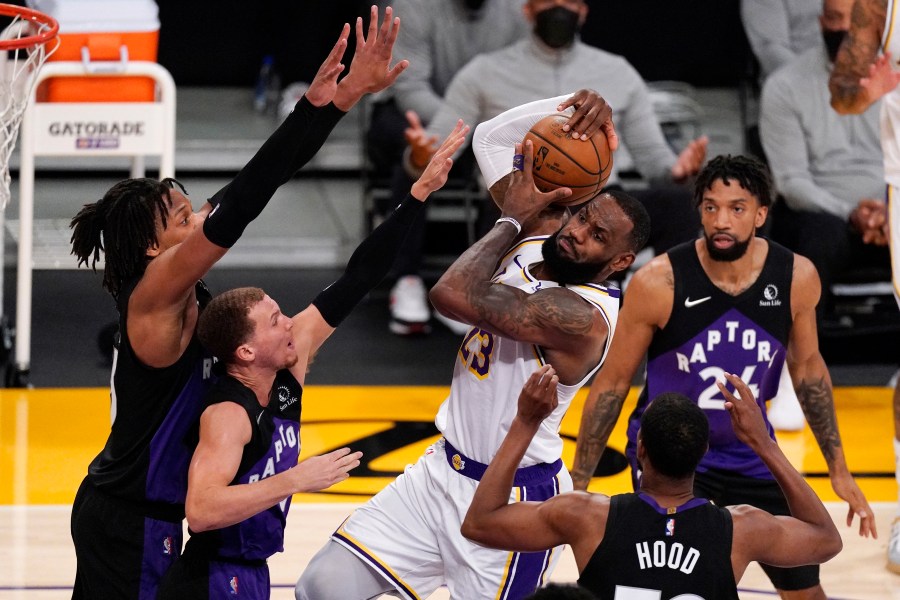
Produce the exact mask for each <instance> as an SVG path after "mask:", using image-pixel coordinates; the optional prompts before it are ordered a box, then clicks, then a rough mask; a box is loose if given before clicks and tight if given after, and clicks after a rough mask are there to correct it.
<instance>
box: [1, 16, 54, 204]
mask: <svg viewBox="0 0 900 600" xmlns="http://www.w3.org/2000/svg"><path fill="white" fill-rule="evenodd" d="M0 15H2V16H7V17H12V18H13V21H12V23H10V24H9V25H8V26H7V27H6V28H5V29H4V30H3V32H2V33H0V208H5V207H6V205H7V204H8V203H9V196H10V194H9V185H10V176H9V159H10V156H11V155H12V151H13V149H14V148H15V146H16V140H17V138H18V136H19V125H20V124H21V123H22V117H23V116H24V115H25V107H26V106H27V105H28V100H29V99H30V98H31V93H32V91H33V90H34V84H35V82H36V81H37V74H38V72H39V71H40V69H41V66H43V64H44V62H45V61H46V60H47V58H49V57H50V55H51V54H53V53H54V52H55V51H56V49H57V48H58V47H59V38H58V37H57V33H58V31H59V25H58V24H57V22H56V20H54V19H53V18H52V17H50V16H48V15H45V14H43V13H40V12H38V11H35V10H30V9H28V8H23V7H20V6H12V5H9V4H0Z"/></svg>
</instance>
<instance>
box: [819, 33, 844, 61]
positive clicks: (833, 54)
mask: <svg viewBox="0 0 900 600" xmlns="http://www.w3.org/2000/svg"><path fill="white" fill-rule="evenodd" d="M847 33H848V32H847V30H846V29H823V30H822V39H823V40H825V49H826V50H828V58H829V59H831V62H834V59H835V58H837V53H838V50H840V49H841V42H843V41H844V38H845V37H847Z"/></svg>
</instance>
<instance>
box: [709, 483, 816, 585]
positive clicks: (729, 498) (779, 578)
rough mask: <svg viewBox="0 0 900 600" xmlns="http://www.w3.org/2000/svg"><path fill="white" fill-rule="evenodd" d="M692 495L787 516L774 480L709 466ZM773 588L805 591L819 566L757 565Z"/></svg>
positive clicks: (814, 583)
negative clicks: (783, 566) (784, 566)
mask: <svg viewBox="0 0 900 600" xmlns="http://www.w3.org/2000/svg"><path fill="white" fill-rule="evenodd" d="M694 495H695V496H699V497H701V498H707V499H709V500H712V501H713V502H714V503H715V504H716V505H717V506H729V505H732V504H749V505H750V506H755V507H756V508H761V509H763V510H765V511H767V512H769V513H771V514H773V515H790V514H791V511H790V509H789V508H788V504H787V500H786V499H785V497H784V493H782V491H781V488H780V487H779V486H778V483H776V482H775V480H773V479H756V478H754V477H744V476H743V475H737V474H735V473H730V472H727V471H718V470H715V469H710V470H708V471H704V472H703V473H701V472H699V471H698V472H697V474H696V475H695V476H694ZM759 566H760V567H762V569H763V571H765V572H766V575H768V576H769V579H770V580H772V585H774V586H775V588H776V589H779V590H785V591H792V590H805V589H807V588H811V587H814V586H817V585H819V565H808V566H804V567H792V568H790V569H784V568H781V567H772V566H769V565H764V564H762V563H760V564H759Z"/></svg>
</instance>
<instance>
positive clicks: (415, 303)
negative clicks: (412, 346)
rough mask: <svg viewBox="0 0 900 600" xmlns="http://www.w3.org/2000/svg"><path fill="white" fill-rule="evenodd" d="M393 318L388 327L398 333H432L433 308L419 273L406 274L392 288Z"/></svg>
mask: <svg viewBox="0 0 900 600" xmlns="http://www.w3.org/2000/svg"><path fill="white" fill-rule="evenodd" d="M390 302H391V320H390V323H388V328H389V329H390V330H391V332H393V333H396V334H397V335H413V334H417V333H430V332H431V325H430V324H429V323H428V321H429V320H430V319H431V310H430V309H429V308H428V298H427V296H426V293H425V284H424V283H423V282H422V278H421V277H419V276H417V275H406V276H404V277H401V278H400V279H398V280H397V283H395V284H394V287H393V288H392V289H391V295H390Z"/></svg>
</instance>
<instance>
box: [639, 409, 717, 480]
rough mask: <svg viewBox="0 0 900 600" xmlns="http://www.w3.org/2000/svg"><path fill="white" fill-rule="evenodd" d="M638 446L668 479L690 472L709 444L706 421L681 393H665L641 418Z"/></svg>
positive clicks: (704, 416)
mask: <svg viewBox="0 0 900 600" xmlns="http://www.w3.org/2000/svg"><path fill="white" fill-rule="evenodd" d="M640 438H641V444H643V446H644V450H645V451H646V452H647V458H649V459H650V463H651V464H652V465H653V468H654V469H656V470H657V471H659V472H660V473H661V474H663V475H665V476H667V477H673V478H678V479H680V478H683V477H687V476H688V475H690V474H691V473H693V472H694V471H695V470H696V468H697V465H699V464H700V459H701V458H703V455H704V454H706V448H707V446H708V445H709V421H707V420H706V415H705V414H703V411H702V410H701V409H700V407H699V406H697V405H696V404H694V403H693V402H692V401H691V400H690V398H688V397H687V396H685V395H684V394H679V393H676V392H664V393H662V394H660V395H658V396H657V397H656V398H654V399H653V402H651V403H650V406H648V407H647V410H645V411H644V414H643V415H641V429H640Z"/></svg>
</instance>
